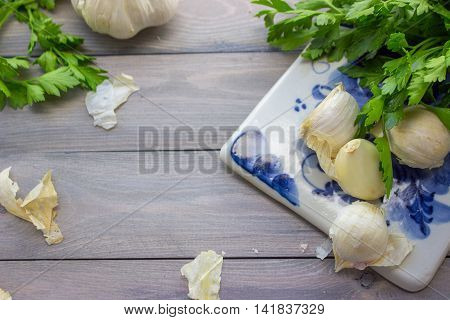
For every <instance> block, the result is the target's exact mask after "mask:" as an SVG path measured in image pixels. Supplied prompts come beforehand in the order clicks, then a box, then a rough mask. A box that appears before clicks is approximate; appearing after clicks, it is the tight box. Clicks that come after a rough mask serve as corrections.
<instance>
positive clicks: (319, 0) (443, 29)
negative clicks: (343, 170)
mask: <svg viewBox="0 0 450 320" xmlns="http://www.w3.org/2000/svg"><path fill="white" fill-rule="evenodd" d="M252 2H253V3H255V4H259V5H263V6H265V7H267V9H264V10H261V11H260V12H259V13H258V14H257V16H259V17H264V21H265V25H266V27H267V29H268V38H267V40H268V42H269V43H270V44H272V45H274V46H276V47H279V48H281V49H283V50H295V49H299V48H301V47H302V46H304V45H305V44H309V46H308V47H307V48H306V50H304V51H303V53H302V56H303V57H304V58H306V59H310V60H316V59H320V58H324V57H326V58H327V59H328V60H329V61H340V60H342V59H344V58H345V59H347V61H349V62H350V63H349V64H348V65H346V66H344V67H341V68H340V70H341V71H342V72H343V73H345V74H347V75H349V76H350V77H353V78H360V84H361V85H362V86H364V87H366V88H369V89H370V90H371V92H372V94H373V96H372V98H371V99H370V100H369V101H368V102H367V103H366V104H365V105H364V106H363V107H362V109H361V112H360V114H359V116H358V119H357V124H358V126H359V130H358V136H359V137H364V136H365V134H366V133H367V132H369V131H370V130H371V129H372V128H373V127H374V126H376V125H381V128H382V131H383V132H385V133H386V131H388V130H390V129H392V128H393V127H394V126H396V125H397V124H398V123H399V121H401V119H402V118H403V109H404V107H405V106H411V105H416V104H419V103H420V104H423V105H425V106H427V108H428V109H429V110H430V111H432V112H434V113H435V114H436V115H437V116H438V117H439V118H440V119H441V120H442V122H443V123H444V124H445V125H446V126H447V128H449V129H450V109H449V105H450V101H449V99H450V94H449V93H450V81H449V77H448V74H449V72H448V71H449V67H450V40H449V39H450V37H449V36H450V11H449V9H448V3H449V1H448V0H447V1H442V0H440V1H439V0H304V1H299V2H297V3H296V4H295V5H294V6H291V5H290V4H289V3H288V2H287V1H284V0H253V1H252ZM375 144H376V146H377V149H378V151H379V153H380V158H381V165H380V168H381V170H382V172H383V180H384V182H385V185H386V190H387V194H388V195H389V193H390V190H391V188H392V182H393V173H392V156H391V153H390V148H389V139H388V137H387V135H386V134H385V135H384V137H381V138H378V139H376V140H375Z"/></svg>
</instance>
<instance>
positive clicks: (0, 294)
mask: <svg viewBox="0 0 450 320" xmlns="http://www.w3.org/2000/svg"><path fill="white" fill-rule="evenodd" d="M0 300H12V297H11V294H10V293H9V292H8V291H5V290H2V289H1V288H0Z"/></svg>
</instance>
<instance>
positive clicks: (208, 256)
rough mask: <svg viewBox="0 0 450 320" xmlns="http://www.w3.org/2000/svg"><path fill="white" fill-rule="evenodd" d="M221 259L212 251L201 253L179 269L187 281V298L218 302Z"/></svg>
mask: <svg viewBox="0 0 450 320" xmlns="http://www.w3.org/2000/svg"><path fill="white" fill-rule="evenodd" d="M222 264H223V257H222V256H221V255H218V254H217V253H215V252H214V251H212V250H209V251H207V252H202V253H200V255H198V256H197V258H195V260H194V261H192V262H190V263H188V264H186V265H184V266H183V268H181V274H182V275H183V276H184V277H186V278H187V279H188V281H189V293H188V297H189V298H191V299H196V300H219V299H220V298H219V290H220V280H221V277H220V275H221V273H222Z"/></svg>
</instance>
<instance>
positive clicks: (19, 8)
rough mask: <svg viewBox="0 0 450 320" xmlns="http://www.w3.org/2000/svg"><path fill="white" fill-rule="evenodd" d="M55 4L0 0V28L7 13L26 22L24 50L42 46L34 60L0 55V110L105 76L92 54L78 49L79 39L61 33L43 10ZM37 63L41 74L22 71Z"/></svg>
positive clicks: (89, 84)
mask: <svg viewBox="0 0 450 320" xmlns="http://www.w3.org/2000/svg"><path fill="white" fill-rule="evenodd" d="M54 8H55V0H0V28H1V27H2V26H3V25H4V24H5V23H6V22H7V21H8V20H9V18H11V17H15V18H16V19H17V20H18V21H20V22H22V23H25V24H26V25H28V27H29V29H30V41H29V44H28V53H29V54H30V55H31V53H32V52H33V50H34V49H35V48H36V46H38V45H39V47H40V48H41V50H42V53H41V54H40V56H39V57H38V58H37V59H35V60H34V61H32V60H31V58H30V57H12V58H6V57H0V111H1V110H3V109H4V107H5V106H6V105H8V106H9V107H11V108H13V109H21V108H23V107H24V106H27V105H32V104H34V103H38V102H43V101H45V100H46V96H48V95H50V96H57V97H59V96H61V94H62V93H63V92H66V91H67V90H69V89H72V88H74V87H76V86H81V87H83V88H86V89H89V90H95V89H96V87H97V85H98V84H100V83H101V82H102V81H103V80H104V79H106V78H107V77H106V71H105V70H102V69H100V68H97V67H96V66H94V65H93V64H92V63H93V61H94V60H95V59H94V58H93V57H90V56H86V55H84V54H81V53H79V52H78V49H79V48H80V46H81V44H82V43H83V39H82V38H80V37H77V36H74V35H70V34H67V33H64V32H63V31H62V30H61V27H60V25H58V24H56V23H54V22H53V21H52V19H51V18H49V17H48V16H47V15H46V14H45V13H44V11H43V9H45V10H52V9H54ZM32 64H37V65H39V66H40V67H41V69H42V70H43V74H42V75H40V76H38V77H34V78H27V77H25V76H24V71H25V70H27V69H30V66H31V65H32Z"/></svg>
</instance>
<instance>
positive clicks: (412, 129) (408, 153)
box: [388, 106, 450, 169]
mask: <svg viewBox="0 0 450 320" xmlns="http://www.w3.org/2000/svg"><path fill="white" fill-rule="evenodd" d="M388 136H389V142H390V146H391V151H392V153H394V154H395V155H396V156H397V157H398V158H399V159H400V162H401V163H403V164H406V165H407V166H409V167H412V168H420V169H432V168H437V167H440V166H442V165H443V164H444V159H445V157H446V156H447V154H448V152H449V150H450V134H449V132H448V130H447V128H446V127H445V126H444V124H443V123H442V122H441V120H439V118H438V117H437V116H436V115H435V114H434V113H433V112H431V111H428V110H426V109H425V108H423V107H421V106H416V107H411V108H408V109H406V110H405V112H404V117H403V119H402V121H400V123H399V124H398V125H397V126H395V127H394V128H392V129H391V130H390V131H389V132H388Z"/></svg>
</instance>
